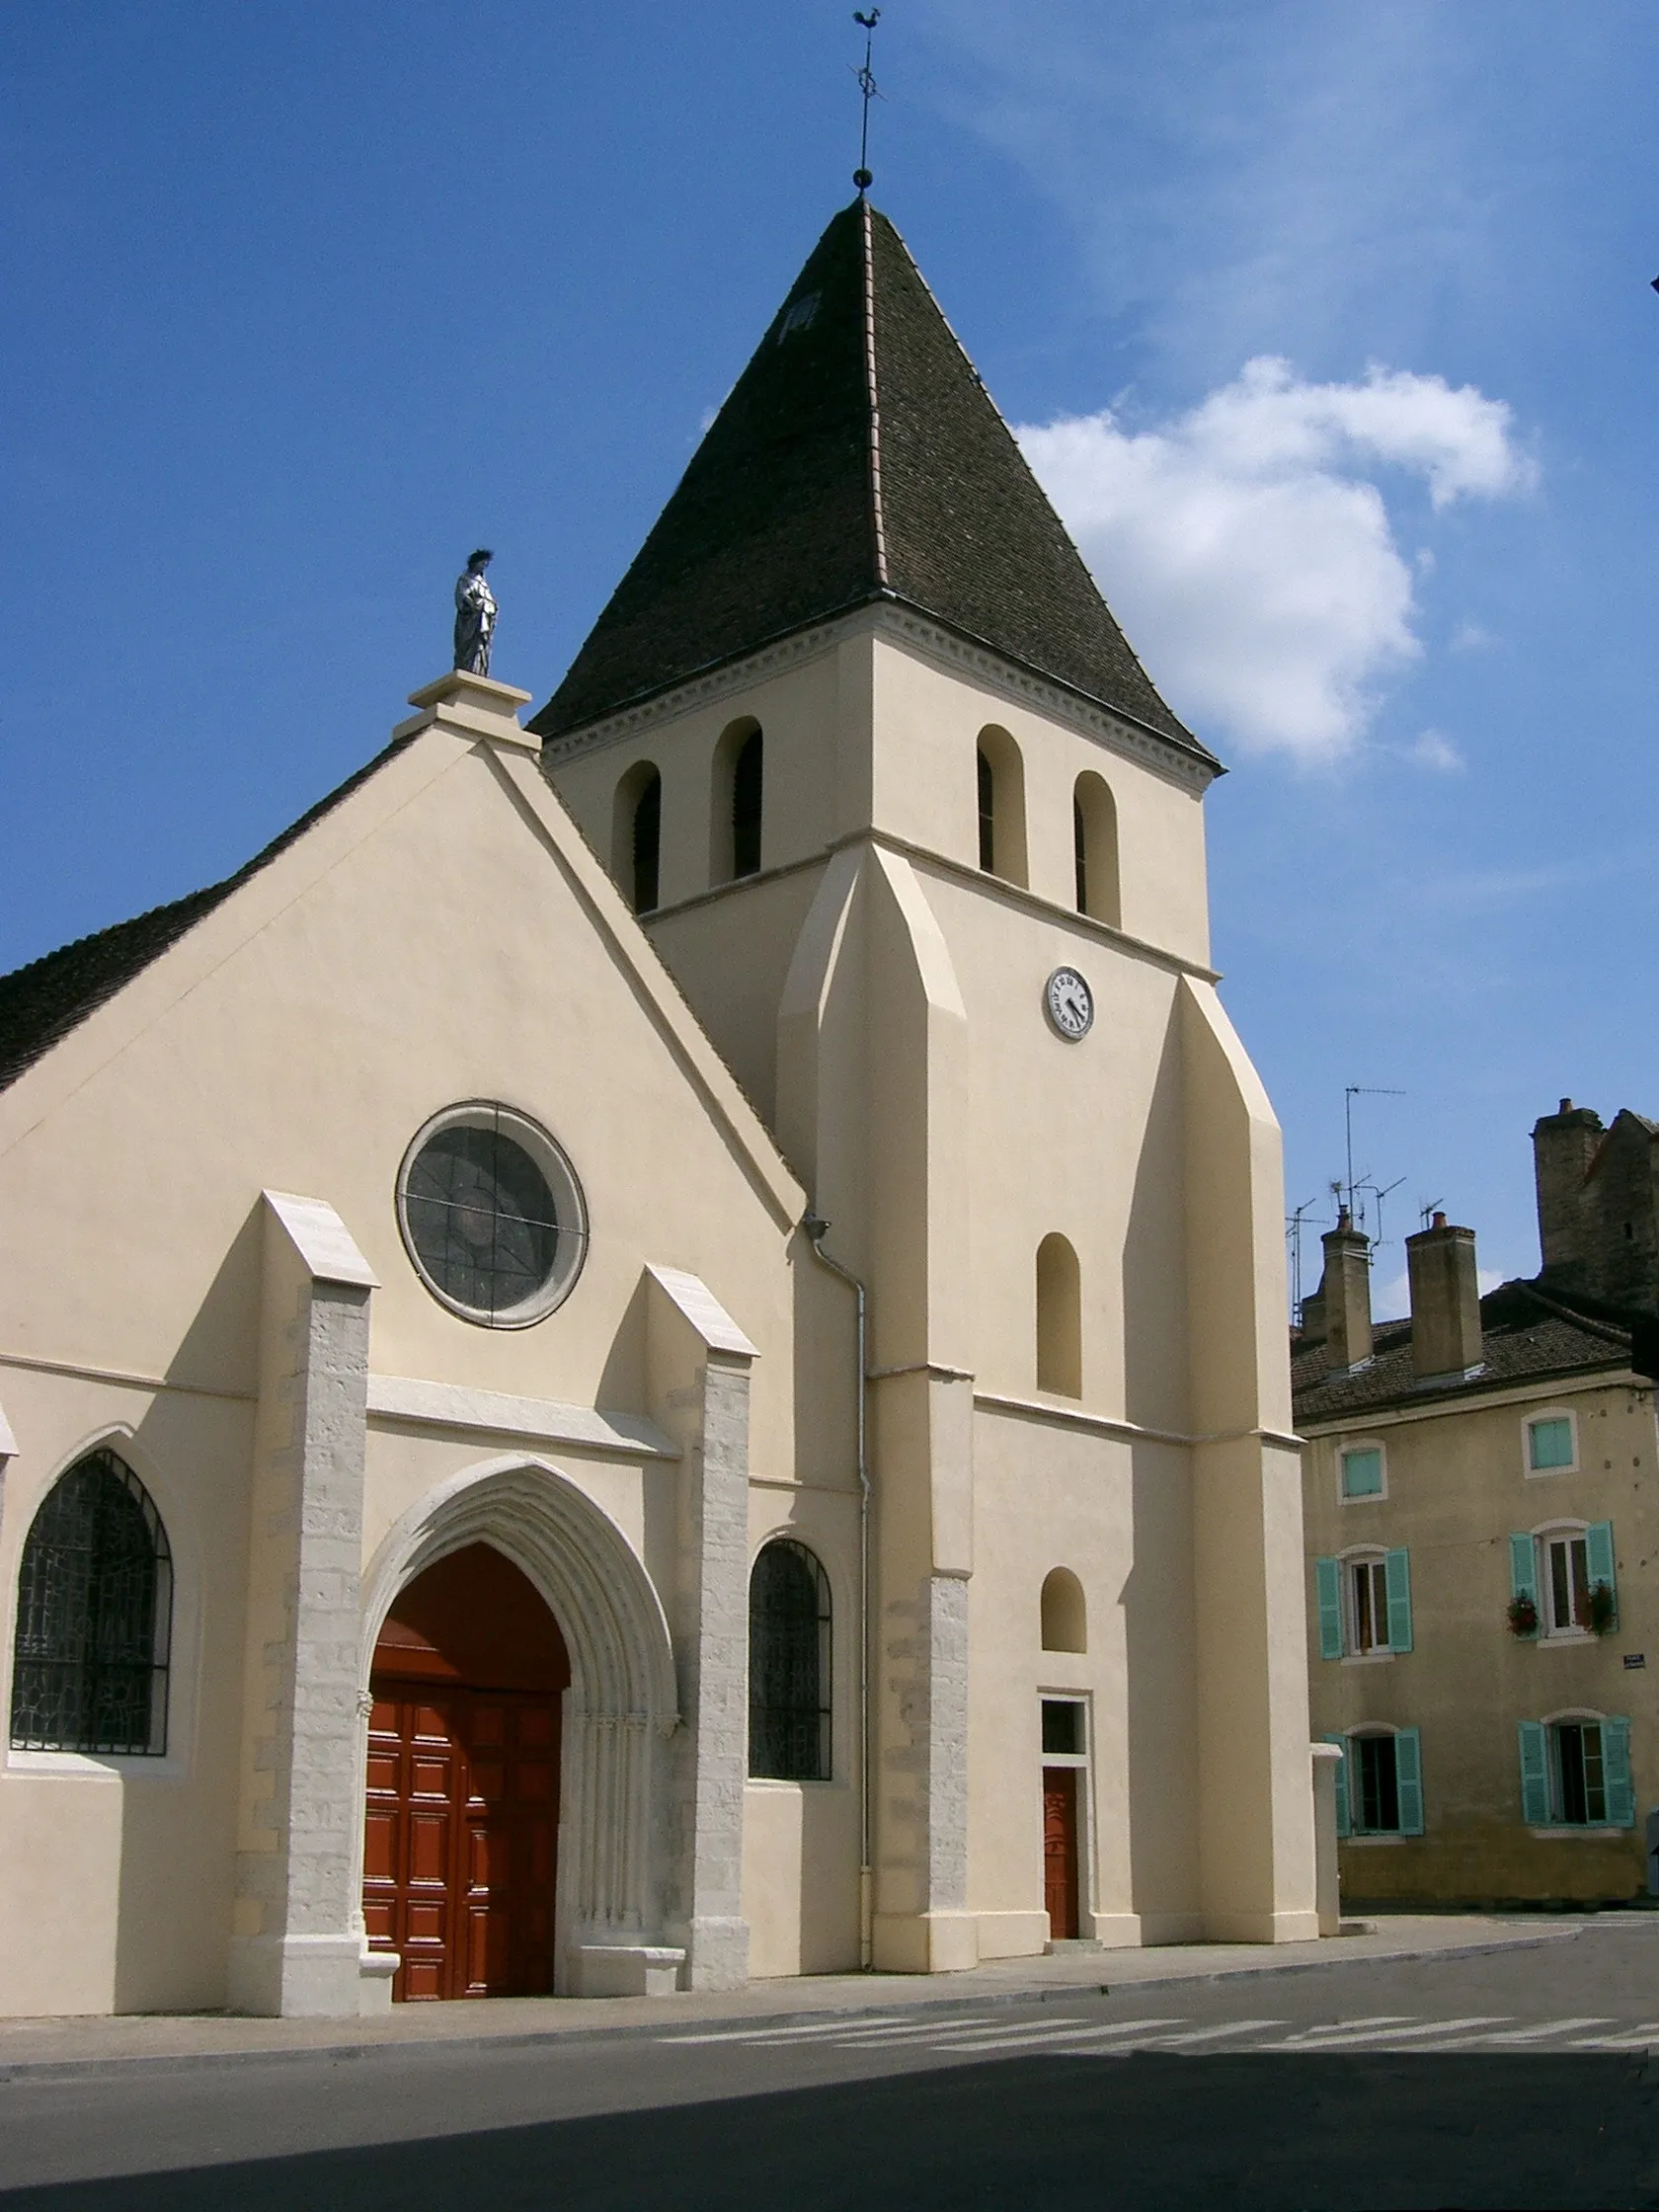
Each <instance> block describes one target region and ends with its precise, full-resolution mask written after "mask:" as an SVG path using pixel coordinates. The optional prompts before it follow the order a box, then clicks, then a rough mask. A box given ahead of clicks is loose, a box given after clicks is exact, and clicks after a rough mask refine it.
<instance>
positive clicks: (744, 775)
mask: <svg viewBox="0 0 1659 2212" xmlns="http://www.w3.org/2000/svg"><path fill="white" fill-rule="evenodd" d="M765 781H766V740H765V736H764V733H763V732H762V730H761V728H760V725H759V723H758V722H756V721H755V720H754V718H753V716H752V715H743V716H741V717H740V718H739V720H738V721H736V722H731V723H728V724H727V726H726V728H725V729H724V730H723V731H722V732H721V733H720V742H719V744H718V745H716V747H715V749H714V789H713V791H712V793H711V794H710V837H711V850H710V853H709V878H710V881H711V882H713V883H717V884H719V883H736V882H737V881H738V880H739V879H740V878H742V877H744V876H752V875H757V874H758V873H759V870H760V858H761V828H762V820H763V815H764V807H765Z"/></svg>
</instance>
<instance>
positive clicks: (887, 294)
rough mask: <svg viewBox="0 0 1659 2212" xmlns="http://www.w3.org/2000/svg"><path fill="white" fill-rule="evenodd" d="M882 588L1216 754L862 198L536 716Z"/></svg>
mask: <svg viewBox="0 0 1659 2212" xmlns="http://www.w3.org/2000/svg"><path fill="white" fill-rule="evenodd" d="M883 598H886V599H896V600H901V601H903V602H905V603H906V604H908V605H910V606H913V607H916V608H918V609H920V610H921V611H922V612H924V613H926V614H929V615H932V616H934V617H935V618H936V619H937V620H939V621H940V622H942V623H944V624H946V625H948V626H949V627H950V628H952V629H954V630H957V631H959V632H961V633H962V634H963V635H964V636H966V637H970V638H975V639H978V640H980V641H981V642H982V643H984V644H986V645H988V646H990V647H991V648H992V649H993V650H994V651H996V652H997V653H1000V654H1002V655H1003V656H1005V657H1006V658H1007V659H1009V660H1012V661H1016V662H1019V663H1021V664H1022V665H1023V666H1024V667H1026V668H1028V669H1032V670H1035V671H1036V672H1039V673H1040V674H1043V675H1047V676H1051V677H1054V678H1056V679H1058V680H1059V681H1060V682H1061V683H1063V684H1065V685H1067V686H1068V687H1069V688H1070V689H1072V690H1074V691H1079V692H1082V693H1083V694H1085V695H1086V696H1087V697H1088V698H1091V699H1094V700H1098V701H1100V702H1102V703H1103V704H1105V705H1108V706H1111V707H1115V708H1117V709H1118V710H1119V711H1121V712H1122V713H1124V714H1127V715H1129V716H1130V717H1132V718H1133V719H1134V720H1136V721H1137V722H1140V723H1142V724H1145V725H1146V726H1147V727H1149V728H1150V729H1152V730H1154V731H1157V732H1159V733H1161V734H1162V735H1163V736H1164V737H1166V738H1168V739H1169V740H1171V741H1172V743H1174V744H1175V745H1176V746H1178V747H1179V748H1180V749H1181V750H1182V751H1186V752H1189V753H1196V754H1198V755H1199V756H1200V757H1203V758H1205V759H1209V758H1210V757H1211V756H1210V755H1209V754H1208V753H1206V752H1205V751H1204V749H1203V748H1202V747H1200V746H1198V745H1197V743H1196V741H1195V740H1194V739H1193V738H1192V737H1191V736H1190V735H1189V733H1188V732H1187V731H1186V730H1185V729H1184V728H1183V727H1182V725H1181V724H1180V723H1179V722H1178V721H1177V720H1176V718H1175V716H1174V715H1173V714H1171V712H1170V711H1169V709H1168V707H1166V706H1165V705H1164V703H1163V701H1162V700H1161V699H1160V698H1159V697H1158V695H1157V692H1156V691H1155V690H1154V689H1153V688H1152V685H1151V682H1150V680H1149V678H1148V677H1147V675H1146V671H1145V670H1144V669H1143V668H1142V666H1141V664H1140V662H1139V661H1138V660H1137V659H1136V657H1135V655H1134V653H1133V652H1132V651H1131V650H1130V647H1129V644H1128V642H1127V640H1126V639H1125V637H1124V634H1123V632H1122V631H1121V630H1120V629H1119V628H1118V625H1117V623H1116V622H1115V621H1114V620H1113V618H1112V615H1111V612H1110V610H1109V609H1108V607H1107V606H1106V603H1105V601H1104V600H1103V599H1102V598H1101V596H1100V593H1099V592H1098V591H1097V590H1096V589H1095V586H1094V582H1093V579H1092V578H1091V577H1090V575H1089V573H1088V570H1087V569H1086V568H1085V567H1084V565H1083V561H1082V558H1081V556H1080V555H1079V553H1078V552H1077V549H1076V547H1075V546H1074V545H1073V544H1072V543H1071V540H1070V539H1069V537H1067V534H1066V530H1065V527H1064V525H1063V524H1062V522H1061V520H1060V517H1059V516H1058V515H1057V514H1056V513H1055V511H1054V509H1053V508H1052V507H1051V506H1050V505H1049V502H1048V500H1047V498H1046V497H1045V495H1044V493H1043V491H1042V489H1041V488H1040V486H1039V485H1038V483H1037V479H1036V478H1035V477H1034V476H1033V475H1032V473H1031V470H1030V469H1029V467H1028V466H1027V465H1026V461H1025V458H1024V456H1023V454H1022V453H1021V452H1020V449H1019V447H1018V445H1017V444H1016V443H1015V441H1014V438H1013V436H1012V435H1011V434H1010V432H1009V430H1008V427H1007V425H1006V424H1005V423H1004V422H1003V420H1002V418H1001V416H1000V415H999V414H998V413H997V411H996V408H995V405H994V403H993V402H992V400H991V398H990V395H989V394H988V392H987V390H986V388H985V386H984V385H983V384H982V383H981V381H980V379H979V376H978V374H977V373H976V371H975V368H974V365H973V363H972V362H971V361H970V360H969V358H968V356H967V355H966V354H965V353H964V352H963V351H962V348H961V346H960V345H959V344H958V343H957V340H956V337H955V334H954V333H953V332H952V330H951V328H950V325H949V324H948V323H947V322H946V321H945V318H944V316H943V315H942V314H941V313H940V311H939V307H938V303H937V301H936V300H935V299H934V297H933V295H932V293H931V292H930V291H929V290H928V288H927V286H926V284H925V283H924V281H923V280H922V276H921V274H920V272H919V271H918V270H917V268H916V266H915V264H914V262H913V261H911V259H910V257H909V252H908V250H907V249H906V246H905V242H904V240H903V239H902V238H901V237H900V236H899V233H898V232H897V231H896V230H895V229H894V227H893V225H892V224H891V223H890V222H889V221H888V219H887V217H886V216H885V215H882V214H878V213H877V211H876V210H875V209H874V208H873V207H871V206H870V205H869V203H868V201H867V200H865V199H863V198H859V199H856V200H854V201H853V203H852V204H851V206H849V207H843V208H842V209H841V211H840V213H839V214H837V215H836V216H834V218H833V219H832V220H831V222H830V226H829V228H828V229H827V230H826V231H825V233H824V235H823V237H822V238H821V239H820V240H819V242H818V244H817V246H815V247H814V249H813V251H812V254H811V255H810V256H809V258H808V261H807V264H806V267H805V268H804V269H803V270H802V272H801V274H800V276H799V277H797V279H796V281H795V283H794V285H793V287H792V288H791V290H790V293H789V296H788V298H787V299H786V300H785V301H784V304H783V306H782V307H781V308H780V309H779V310H778V312H777V314H776V315H775V316H774V318H773V320H772V324H771V327H770V329H769V330H768V331H767V333H766V335H765V337H764V338H763V339H762V340H761V341H760V344H759V347H758V348H757V349H756V351H755V354H754V356H753V358H752V359H751V361H750V364H749V366H748V367H747V368H746V369H745V371H744V373H743V375H742V376H741V377H740V378H739V380H738V382H737V385H736V386H735V388H734V389H733V392H732V394H731V397H730V398H729V399H728V400H727V402H726V404H725V406H724V407H723V408H722V409H721V410H720V413H719V414H718V415H717V416H716V417H715V420H714V422H713V423H712V424H711V425H710V427H709V430H708V433H707V435H705V437H704V438H703V441H702V443H701V444H700V445H699V446H698V448H697V450H696V452H695V453H694V454H693V455H692V458H691V463H690V466H689V467H688V468H687V469H686V471H685V474H684V476H683V477H682V478H681V479H680V482H679V487H678V489H677V490H676V491H675V493H674V494H673V497H672V499H671V500H670V502H669V504H668V506H667V507H666V508H665V509H664V510H663V513H662V514H661V515H660V516H659V518H658V521H657V524H656V526H655V528H654V529H653V530H652V532H651V534H650V536H649V537H648V538H647V539H646V541H645V543H644V545H643V546H642V547H641V548H640V551H639V554H638V556H637V557H636V559H635V561H634V563H633V566H632V567H631V568H630V569H629V571H628V573H627V575H626V576H625V577H624V578H623V579H622V581H621V583H620V584H619V585H618V586H617V588H616V590H615V592H614V593H612V595H611V598H610V603H609V604H608V605H607V606H606V608H605V609H604V612H603V613H602V614H601V615H600V616H599V619H598V620H597V622H595V623H594V625H593V630H592V631H591V633H590V634H589V637H588V641H587V643H586V644H585V645H584V646H583V648H582V650H581V652H580V653H579V654H578V655H577V657H576V660H575V662H574V663H573V665H572V667H571V670H570V672H569V674H568V675H567V676H566V677H565V680H564V681H563V683H561V684H560V686H559V688H558V690H557V691H556V692H555V693H554V694H553V697H552V699H551V700H550V701H549V702H548V704H547V705H546V706H545V707H543V708H542V710H541V711H540V713H539V714H537V715H536V716H535V718H534V720H533V721H532V722H531V724H530V727H531V729H532V730H536V731H538V732H540V733H541V734H542V735H543V736H545V737H552V736H558V735H560V734H562V733H564V732H566V731H571V730H577V729H581V728H582V727H583V726H584V725H585V724H588V723H591V722H594V721H597V720H598V719H599V718H600V717H601V716H603V715H606V714H608V713H611V712H613V711H614V710H615V709H616V708H618V707H620V706H622V705H624V704H625V703H627V702H628V701H630V700H635V699H640V698H645V697H648V696H649V695H650V694H651V693H653V692H655V691H660V690H663V689H665V688H667V687H668V686H670V685H672V684H674V683H676V682H679V681H682V680H683V679H684V678H685V677H687V676H689V675H691V674H692V673H694V672H696V671H698V670H702V669H708V668H712V667H717V666H719V665H720V664H721V663H723V662H727V661H731V660H734V659H736V658H738V657H739V656H741V655H743V654H745V653H750V652H752V651H754V650H755V649H756V648H757V647H758V646H760V645H762V644H764V643H766V642H767V641H768V640H769V639H772V638H777V637H781V636H784V635H787V634H788V632H790V631H791V630H796V629H800V628H802V627H803V626H804V625H806V624H808V623H810V622H816V621H820V620H822V619H823V618H824V617H826V616H827V615H831V614H835V613H839V612H842V611H844V610H845V609H847V608H850V607H855V606H859V605H862V604H864V603H866V602H868V601H870V600H874V599H883Z"/></svg>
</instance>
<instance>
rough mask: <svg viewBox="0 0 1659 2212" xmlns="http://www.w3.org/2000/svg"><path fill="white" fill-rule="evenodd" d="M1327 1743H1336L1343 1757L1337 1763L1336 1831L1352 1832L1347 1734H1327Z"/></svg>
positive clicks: (1340, 1834) (1338, 1832)
mask: <svg viewBox="0 0 1659 2212" xmlns="http://www.w3.org/2000/svg"><path fill="white" fill-rule="evenodd" d="M1324 1741H1325V1742H1326V1743H1327V1744H1335V1746H1336V1748H1337V1750H1338V1751H1340V1752H1341V1754H1342V1757H1341V1758H1340V1759H1339V1760H1338V1761H1337V1763H1336V1832H1337V1834H1338V1836H1348V1835H1351V1834H1352V1832H1353V1831H1352V1827H1351V1824H1350V1822H1349V1818H1348V1739H1347V1737H1346V1736H1326V1737H1325V1739H1324Z"/></svg>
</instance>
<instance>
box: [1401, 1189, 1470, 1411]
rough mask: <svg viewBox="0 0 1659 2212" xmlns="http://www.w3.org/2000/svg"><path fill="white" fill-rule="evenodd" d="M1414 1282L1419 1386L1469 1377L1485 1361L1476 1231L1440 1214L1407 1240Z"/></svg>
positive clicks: (1413, 1334)
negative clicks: (1455, 1377) (1425, 1383)
mask: <svg viewBox="0 0 1659 2212" xmlns="http://www.w3.org/2000/svg"><path fill="white" fill-rule="evenodd" d="M1405 1259H1406V1267H1407V1270H1408V1272H1409V1275H1410V1281H1411V1368H1412V1373H1413V1374H1414V1375H1415V1376H1416V1377H1417V1379H1418V1380H1419V1382H1423V1381H1428V1380H1430V1379H1434V1380H1439V1379H1440V1378H1442V1377H1448V1376H1458V1375H1467V1374H1468V1373H1469V1372H1470V1370H1471V1369H1473V1368H1477V1367H1479V1365H1480V1361H1481V1331H1480V1277H1479V1273H1478V1270H1477V1269H1476V1267H1475V1260H1474V1231H1473V1229H1471V1228H1458V1227H1456V1226H1454V1225H1449V1224H1448V1222H1447V1219H1446V1216H1445V1215H1444V1214H1436V1216H1435V1218H1434V1223H1433V1225H1432V1226H1431V1227H1429V1228H1424V1229H1419V1230H1418V1232H1417V1234H1416V1235H1415V1236H1408V1237H1407V1238H1406V1240H1405Z"/></svg>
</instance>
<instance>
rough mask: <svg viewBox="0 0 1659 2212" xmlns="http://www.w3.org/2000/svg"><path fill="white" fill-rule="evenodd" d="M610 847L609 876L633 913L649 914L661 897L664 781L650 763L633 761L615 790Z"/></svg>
mask: <svg viewBox="0 0 1659 2212" xmlns="http://www.w3.org/2000/svg"><path fill="white" fill-rule="evenodd" d="M610 843H611V855H610V872H611V874H612V876H613V877H614V878H615V879H616V881H617V883H618V884H620V885H621V887H622V889H623V891H624V892H625V893H626V894H627V898H628V904H629V905H630V906H631V907H632V908H633V909H634V911H635V913H637V914H648V913H650V912H651V911H652V910H653V909H654V908H655V907H656V905H657V902H658V899H659V897H660V895H661V862H662V852H663V778H662V776H661V775H660V774H659V772H658V770H657V768H656V767H655V766H654V765H653V763H652V762H651V761H649V760H636V761H635V762H634V764H633V766H632V767H631V768H630V769H629V770H628V772H627V774H626V775H625V776H624V777H623V778H622V780H621V782H620V783H619V784H618V785H617V786H616V799H615V804H614V808H613V811H612V817H611V832H610Z"/></svg>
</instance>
